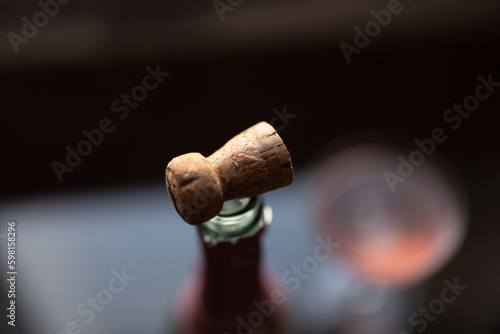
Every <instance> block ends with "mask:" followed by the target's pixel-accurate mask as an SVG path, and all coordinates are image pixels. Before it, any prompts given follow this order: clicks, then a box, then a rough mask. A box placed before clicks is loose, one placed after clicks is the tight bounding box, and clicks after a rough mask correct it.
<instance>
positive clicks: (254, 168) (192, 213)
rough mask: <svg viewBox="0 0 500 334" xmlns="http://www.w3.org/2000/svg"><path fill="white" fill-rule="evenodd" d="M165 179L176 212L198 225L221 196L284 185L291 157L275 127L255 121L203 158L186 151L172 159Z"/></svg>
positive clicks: (217, 206)
mask: <svg viewBox="0 0 500 334" xmlns="http://www.w3.org/2000/svg"><path fill="white" fill-rule="evenodd" d="M165 179H166V183H167V189H168V192H169V194H170V198H171V199H172V202H173V203H174V206H175V209H176V210H177V212H178V213H179V215H180V216H181V217H182V219H184V221H186V222H187V223H189V224H191V225H198V224H201V223H203V222H206V221H208V220H210V219H211V218H213V217H215V216H216V215H217V214H218V213H219V212H220V211H221V210H222V205H223V203H224V201H227V200H231V199H236V198H243V197H254V196H258V195H261V194H263V193H266V192H268V191H271V190H274V189H277V188H281V187H285V186H288V185H290V184H291V183H292V181H293V167H292V159H291V157H290V153H289V152H288V150H287V148H286V146H285V144H284V143H283V140H282V139H281V137H280V136H279V135H278V133H277V132H276V130H275V129H274V128H273V127H272V126H271V125H270V124H268V123H266V122H260V123H257V124H255V125H254V126H252V127H250V128H248V129H247V130H245V131H243V132H241V133H240V134H238V135H237V136H235V137H233V138H232V139H231V140H229V141H228V142H227V143H226V144H225V145H224V146H222V147H221V148H220V149H219V150H217V151H216V152H215V153H213V154H212V155H210V156H209V157H207V158H205V157H204V156H203V155H201V154H200V153H187V154H183V155H181V156H178V157H176V158H174V159H172V160H171V161H170V162H169V164H168V166H167V169H166V170H165Z"/></svg>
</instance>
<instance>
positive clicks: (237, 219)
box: [176, 197, 286, 334]
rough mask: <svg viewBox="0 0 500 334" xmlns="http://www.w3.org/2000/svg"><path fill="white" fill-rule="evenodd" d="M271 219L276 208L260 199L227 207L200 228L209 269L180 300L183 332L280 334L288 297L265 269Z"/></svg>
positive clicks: (186, 287)
mask: <svg viewBox="0 0 500 334" xmlns="http://www.w3.org/2000/svg"><path fill="white" fill-rule="evenodd" d="M271 219H272V211H271V208H270V207H264V205H263V201H262V198H261V197H254V198H244V199H237V200H231V201H227V202H225V203H224V206H223V209H222V211H221V212H220V213H219V215H217V216H216V217H214V218H213V219H211V220H209V221H207V222H205V223H203V224H201V225H199V226H198V232H199V235H200V238H201V244H202V250H203V265H202V268H201V272H197V273H195V274H196V275H193V276H191V278H190V280H189V281H188V282H187V283H186V284H185V285H184V288H183V290H182V291H181V294H180V296H179V300H178V303H177V317H176V319H177V323H178V332H179V333H181V334H236V333H238V334H240V333H241V334H250V333H252V334H276V333H280V331H281V328H280V327H281V324H282V323H283V321H282V318H283V305H282V304H283V303H284V301H285V299H286V297H285V293H284V290H283V289H280V288H279V284H277V282H278V280H277V279H275V278H274V276H273V275H272V274H263V273H262V272H261V268H260V262H261V236H262V234H263V232H264V231H265V228H266V226H267V225H268V224H270V222H271Z"/></svg>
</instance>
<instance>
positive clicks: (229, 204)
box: [199, 196, 272, 244]
mask: <svg viewBox="0 0 500 334" xmlns="http://www.w3.org/2000/svg"><path fill="white" fill-rule="evenodd" d="M271 215H272V214H271V210H270V208H269V207H266V208H264V206H263V201H262V198H261V197H260V196H258V197H253V198H242V199H235V200H230V201H226V202H225V203H224V206H223V208H222V211H221V212H220V213H219V214H218V215H217V216H215V217H214V218H212V219H210V220H209V221H207V222H205V223H203V224H200V225H199V229H200V231H201V234H202V237H203V241H205V242H206V243H209V244H218V243H219V242H236V241H238V240H239V239H241V238H247V237H250V236H253V235H255V234H256V233H257V232H259V231H260V230H261V229H262V228H263V227H264V226H265V225H267V224H269V223H270V222H271V219H272V217H271Z"/></svg>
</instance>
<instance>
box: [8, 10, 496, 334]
mask: <svg viewBox="0 0 500 334" xmlns="http://www.w3.org/2000/svg"><path fill="white" fill-rule="evenodd" d="M401 5H402V6H403V8H404V10H403V11H402V12H401V13H400V14H397V15H393V16H392V20H391V23H390V24H389V25H388V26H387V27H386V28H382V30H381V33H380V34H379V35H378V36H376V37H373V38H371V42H370V44H369V45H368V46H367V47H366V48H364V49H362V51H361V53H360V54H353V55H352V62H351V63H350V64H348V63H347V62H346V59H345V58H344V55H343V53H342V51H341V49H340V47H339V43H341V42H347V43H349V44H353V38H354V35H355V32H354V30H353V28H354V27H356V26H358V27H361V28H363V27H364V25H365V24H366V23H367V22H369V21H370V20H373V18H372V16H371V15H370V11H371V10H375V11H379V10H382V9H385V8H386V7H387V1H345V0H343V1H327V0H322V1H319V0H318V1H273V2H266V1H262V0H259V1H255V0H244V1H243V2H242V3H241V4H240V5H238V6H236V7H234V10H233V11H232V12H230V11H227V12H225V13H224V17H225V19H224V21H223V22H221V21H220V19H219V16H218V15H217V12H216V10H215V9H214V6H213V4H212V3H211V2H210V1H198V2H180V1H177V2H174V1H163V2H158V1H152V0H148V1H126V2H123V1H91V0H88V1H79V0H73V1H71V2H70V3H68V4H66V5H60V8H59V12H58V13H57V15H56V16H55V17H54V18H50V19H49V20H48V24H47V25H46V26H44V27H42V28H40V29H39V32H38V34H37V35H36V36H35V37H33V38H32V39H30V40H29V42H28V43H27V44H21V45H20V46H19V53H17V54H16V53H15V52H14V50H13V48H12V45H11V43H10V42H9V39H8V38H7V37H4V38H2V42H1V44H0V50H1V52H0V73H1V88H2V90H1V100H0V103H1V112H0V124H1V132H0V133H1V138H2V146H1V156H2V158H3V159H2V164H1V188H0V196H1V197H3V198H5V199H7V198H11V197H12V196H26V195H32V194H40V193H47V192H58V193H59V192H65V191H68V190H74V189H83V188H86V187H92V186H103V185H105V186H108V185H109V186H113V185H118V184H130V183H142V182H145V181H148V182H149V181H153V182H164V176H163V172H164V169H165V167H166V165H167V163H168V162H169V160H170V159H171V158H173V157H175V156H177V155H180V154H182V153H186V152H190V151H198V152H201V153H202V154H204V155H209V154H211V153H212V152H213V151H214V150H216V149H217V148H218V147H220V146H221V145H222V144H223V143H224V142H225V141H226V140H227V139H228V138H230V137H232V136H233V135H235V134H237V133H239V132H240V131H241V130H243V129H245V128H247V127H249V126H251V125H252V124H254V123H256V122H258V121H261V120H265V121H270V120H271V119H272V118H273V117H274V116H275V114H274V113H273V109H274V108H276V109H278V110H282V109H283V106H286V108H287V112H288V113H289V114H293V115H296V118H294V119H291V120H290V123H289V124H288V125H287V126H286V128H285V129H284V130H283V131H282V132H280V135H281V136H282V137H283V139H284V141H285V143H286V144H287V147H288V148H289V150H290V152H291V154H292V157H293V161H294V165H295V168H296V169H297V170H299V171H301V170H306V171H307V167H308V166H309V165H310V163H311V161H312V160H313V158H314V157H315V155H316V154H317V153H318V152H319V151H320V150H321V149H323V148H324V147H325V146H326V145H328V143H329V142H330V141H331V140H333V139H335V138H337V137H339V136H341V135H345V134H350V133H353V132H358V131H363V130H370V129H379V130H381V131H382V132H386V133H393V134H399V135H402V137H401V138H403V139H402V144H403V145H408V146H411V145H412V144H411V143H412V141H413V140H414V139H415V138H419V139H423V138H428V137H429V136H430V134H431V131H432V130H433V129H434V128H436V127H442V126H443V124H444V123H443V120H442V117H443V113H444V112H445V110H446V109H448V108H451V107H452V105H453V104H454V103H462V101H463V99H464V98H465V97H466V96H468V95H471V94H473V93H474V89H475V87H476V86H477V85H478V80H477V77H478V76H479V75H482V76H483V77H487V76H488V75H489V74H490V73H491V74H492V75H493V79H494V80H496V81H500V62H499V60H500V3H499V2H497V1H486V0H481V1H462V0H461V1H447V0H446V1H445V0H440V1H430V0H413V1H402V2H401ZM39 10H40V7H39V5H38V4H37V3H36V2H35V1H26V0H23V1H19V0H16V1H14V0H4V1H1V2H0V22H1V23H0V27H1V28H2V32H3V33H4V35H7V34H8V33H9V32H15V33H16V34H20V31H21V27H22V25H23V22H22V21H21V18H22V17H23V16H26V17H28V18H29V20H30V21H32V15H33V14H34V13H35V12H37V11H39ZM157 64H159V66H160V68H161V70H162V71H164V72H169V73H170V75H169V76H168V77H167V78H165V79H164V81H163V82H162V83H161V84H160V85H159V86H158V88H156V89H154V90H152V91H150V92H148V96H147V98H146V99H145V100H144V101H143V102H141V103H140V104H139V106H138V107H137V108H136V109H133V110H131V111H130V115H129V117H128V118H126V119H124V120H120V119H119V118H118V116H119V114H115V113H113V112H112V110H111V108H110V105H111V103H112V102H113V101H114V100H115V99H117V98H119V97H120V95H121V94H122V93H126V94H129V93H130V91H131V89H132V88H133V87H135V86H137V85H139V84H141V83H142V79H143V77H144V75H145V74H146V73H147V72H146V70H145V67H146V66H148V65H149V66H151V67H152V68H155V66H156V65H157ZM499 114H500V88H499V89H497V92H495V93H493V94H492V95H491V98H489V99H488V100H486V101H485V102H481V104H480V107H479V109H478V110H477V111H475V112H474V113H473V114H472V115H471V116H470V118H468V119H466V120H464V122H463V124H462V126H461V127H460V128H459V129H458V130H456V131H453V132H451V131H450V132H448V134H449V138H448V140H447V141H446V142H445V143H444V144H442V145H440V146H439V151H440V152H441V153H442V155H443V156H444V157H445V158H447V159H448V160H449V162H450V163H451V165H453V166H454V168H455V169H456V170H457V171H458V173H459V175H460V177H461V178H462V179H463V182H464V184H465V187H466V190H467V193H468V195H469V199H470V207H471V219H470V229H469V235H468V237H467V239H466V242H465V244H464V247H463V248H462V250H461V251H460V253H459V256H458V257H456V258H455V259H454V260H453V261H452V262H450V263H449V264H448V265H447V266H446V267H445V268H444V269H443V270H442V271H440V272H439V273H438V274H437V275H436V276H435V277H433V278H432V279H431V280H429V282H428V283H427V288H428V290H427V291H428V294H429V295H430V296H433V295H436V294H438V293H439V291H440V289H441V285H442V280H443V279H444V278H447V277H454V276H456V275H458V276H459V277H461V276H460V275H462V277H466V278H467V279H469V281H468V282H467V283H468V284H469V286H470V289H469V291H467V292H468V293H467V294H464V297H461V298H462V299H461V300H460V301H459V302H457V305H458V303H460V305H461V307H459V306H456V307H455V306H454V307H453V309H452V308H449V310H448V309H447V310H446V312H445V313H444V314H443V315H442V316H440V317H439V319H437V320H436V322H435V323H433V326H432V327H429V328H428V330H427V332H429V333H431V332H432V333H444V332H452V331H453V332H466V331H462V330H461V328H462V329H463V328H464V326H465V328H467V329H468V331H467V332H469V330H470V331H472V330H474V329H475V332H477V333H489V332H493V331H494V330H495V329H493V328H498V327H499V326H500V323H498V320H494V319H498V316H500V289H499V288H498V283H497V282H498V281H499V280H500V271H499V269H498V267H499V265H498V264H499V260H500V257H499V255H500V243H498V242H497V239H498V236H499V231H500V227H499V224H498V217H499V214H498V205H497V203H496V202H497V200H498V198H500V193H499V189H500V176H499V173H498V171H499V168H500V156H499V154H498V144H499V130H498V124H499V122H498V121H499V120H500V117H499ZM103 118H110V119H111V120H112V121H113V124H114V125H116V129H115V130H114V131H113V132H112V133H110V134H107V135H105V136H104V139H103V142H102V144H100V145H99V146H98V147H94V149H93V152H92V153H91V154H90V155H89V156H88V157H84V158H83V161H82V163H81V164H80V165H79V166H78V167H76V168H75V169H74V170H73V172H71V173H66V174H64V181H63V182H62V183H60V182H59V181H58V179H57V177H56V175H55V174H54V171H53V169H52V167H51V164H52V163H53V161H59V162H61V163H64V159H65V156H66V154H67V152H66V150H65V146H66V145H70V146H71V147H73V148H75V147H76V145H77V143H78V142H79V141H81V140H82V139H84V137H83V135H82V133H81V131H82V130H83V129H87V130H90V129H93V128H96V127H98V124H99V122H100V120H101V119H103ZM277 125H279V123H277ZM473 287H474V288H473ZM491 287H495V289H492V288H491ZM473 289H474V290H473ZM460 317H462V318H460ZM469 317H470V318H471V319H473V320H471V321H472V322H471V323H468V322H467V319H468V318H469ZM495 321H496V323H497V324H498V326H497V327H494V326H493V325H492V324H493V323H494V322H495ZM482 324H484V327H481V326H482Z"/></svg>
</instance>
